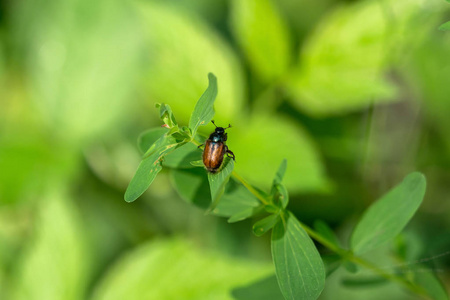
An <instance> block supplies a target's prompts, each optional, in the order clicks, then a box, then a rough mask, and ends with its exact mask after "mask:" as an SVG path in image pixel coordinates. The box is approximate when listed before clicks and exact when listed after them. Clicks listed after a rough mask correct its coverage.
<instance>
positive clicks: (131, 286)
mask: <svg viewBox="0 0 450 300" xmlns="http://www.w3.org/2000/svg"><path fill="white" fill-rule="evenodd" d="M272 272H273V267H272V266H271V265H270V264H261V263H252V262H250V261H248V260H236V259H230V257H229V256H227V255H221V254H220V252H210V251H208V250H207V249H201V248H198V247H196V246H194V245H192V244H191V243H188V242H186V241H182V240H172V241H170V240H169V241H156V242H152V243H148V244H145V245H143V246H141V247H139V248H137V249H135V250H133V251H132V252H130V253H128V255H126V256H124V257H122V258H121V259H120V260H119V261H118V262H117V263H116V264H115V265H114V266H113V268H111V269H110V270H109V271H108V272H107V274H106V276H105V277H104V278H103V279H102V280H101V281H100V284H99V285H98V286H97V287H96V288H95V291H94V295H93V297H92V299H93V300H102V299H105V300H106V299H108V300H115V299H117V300H119V299H120V300H122V299H129V300H140V299H143V298H145V299H183V300H207V299H214V300H231V296H230V290H231V289H233V288H235V287H237V286H242V285H247V284H249V283H251V282H253V281H255V280H259V279H261V278H264V277H266V276H268V275H269V274H271V273H272ZM149 283H151V284H149Z"/></svg>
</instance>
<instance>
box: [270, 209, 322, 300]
mask: <svg viewBox="0 0 450 300" xmlns="http://www.w3.org/2000/svg"><path fill="white" fill-rule="evenodd" d="M272 256H273V260H274V264H275V269H276V273H277V278H278V284H279V285H280V288H281V291H282V293H283V295H284V297H285V299H317V298H318V297H319V295H320V293H321V292H322V289H323V287H324V285H325V268H324V266H323V262H322V259H321V258H320V254H319V252H318V251H317V249H316V247H315V246H314V243H313V242H312V241H311V239H310V238H309V236H308V234H307V233H306V232H305V230H304V229H303V227H302V225H301V224H300V222H299V221H298V220H297V219H296V218H295V216H294V215H292V214H291V213H289V214H286V215H284V216H282V219H281V220H280V221H279V222H278V223H277V225H275V228H274V229H273V231H272Z"/></svg>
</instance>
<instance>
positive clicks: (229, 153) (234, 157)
mask: <svg viewBox="0 0 450 300" xmlns="http://www.w3.org/2000/svg"><path fill="white" fill-rule="evenodd" d="M227 156H228V157H231V158H232V159H233V160H234V161H236V156H234V153H233V152H232V151H230V150H229V149H228V147H227Z"/></svg>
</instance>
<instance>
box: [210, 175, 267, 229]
mask: <svg viewBox="0 0 450 300" xmlns="http://www.w3.org/2000/svg"><path fill="white" fill-rule="evenodd" d="M260 207H261V204H260V202H259V200H258V199H257V198H256V197H255V196H254V195H253V194H252V193H251V192H249V191H248V190H247V189H246V188H245V187H244V186H243V185H242V184H241V183H240V182H237V181H235V180H230V181H229V182H228V184H227V185H226V187H225V193H224V194H223V196H222V201H220V202H219V204H218V205H217V206H216V208H215V209H214V210H213V213H214V214H215V215H218V216H223V217H232V218H233V219H231V221H230V220H228V221H229V222H237V221H241V220H243V219H246V218H248V217H251V216H253V215H254V213H256V212H257V211H259V208H260Z"/></svg>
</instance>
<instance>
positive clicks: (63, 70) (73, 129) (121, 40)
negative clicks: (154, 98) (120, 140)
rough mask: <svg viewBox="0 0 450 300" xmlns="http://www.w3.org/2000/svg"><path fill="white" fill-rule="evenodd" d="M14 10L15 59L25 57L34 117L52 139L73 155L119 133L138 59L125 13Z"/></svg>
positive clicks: (80, 8) (60, 5)
mask: <svg viewBox="0 0 450 300" xmlns="http://www.w3.org/2000/svg"><path fill="white" fill-rule="evenodd" d="M36 7H40V8H41V9H36ZM12 9H13V11H11V15H12V16H17V17H13V18H12V19H11V21H12V26H11V28H14V29H12V30H11V33H12V35H11V37H10V38H11V40H16V41H17V42H16V43H14V44H15V46H17V47H18V48H19V49H14V52H15V53H21V55H24V56H23V57H22V56H21V58H23V60H22V65H23V70H24V72H25V73H24V74H23V76H24V77H26V78H27V83H28V84H29V85H30V86H29V88H27V89H29V95H30V97H31V99H32V100H33V102H34V111H35V113H36V114H39V115H40V116H41V118H42V119H43V120H45V121H46V122H47V125H48V126H49V128H51V130H52V132H53V134H54V136H55V137H58V138H59V139H62V140H64V142H66V143H68V144H70V145H71V147H78V146H80V145H81V144H82V143H84V142H86V141H89V140H92V139H95V138H96V137H98V136H99V135H100V134H107V133H109V132H114V131H115V130H117V129H118V128H120V126H123V125H122V124H123V123H122V122H117V121H118V120H119V119H120V118H124V117H125V116H126V115H127V112H130V111H131V110H129V108H128V107H129V103H130V99H131V98H132V97H133V96H132V94H134V92H135V91H136V88H135V85H136V82H137V81H136V74H138V69H139V56H140V55H139V53H141V51H142V50H141V42H140V40H141V34H140V33H139V30H136V28H137V27H138V26H139V25H138V24H139V23H138V22H137V21H136V18H134V17H133V13H132V12H131V11H130V7H129V5H128V4H127V3H125V2H115V1H107V0H100V1H96V2H95V3H93V2H91V1H85V0H84V1H74V0H68V1H61V2H54V1H41V0H36V1H33V3H32V4H31V5H30V3H29V4H28V5H27V4H24V3H23V5H22V4H21V5H16V6H14V7H12ZM106 12H107V13H106ZM23 36H30V37H35V38H30V39H24V38H23ZM30 49H35V51H30ZM125 53H126V55H125ZM128 118H130V117H128Z"/></svg>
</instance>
